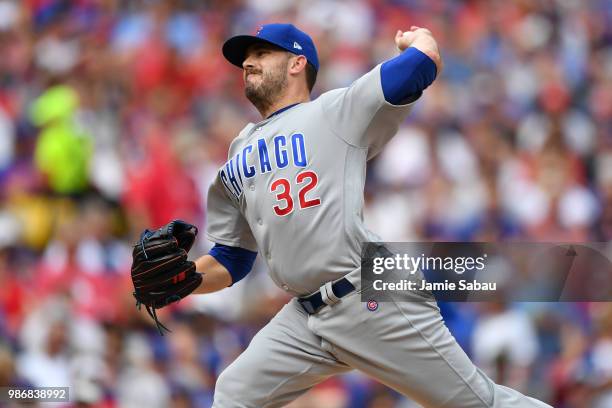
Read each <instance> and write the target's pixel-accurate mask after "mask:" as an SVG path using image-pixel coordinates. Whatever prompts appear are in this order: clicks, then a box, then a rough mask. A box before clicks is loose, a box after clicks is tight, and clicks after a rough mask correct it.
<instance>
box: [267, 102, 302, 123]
mask: <svg viewBox="0 0 612 408" xmlns="http://www.w3.org/2000/svg"><path fill="white" fill-rule="evenodd" d="M299 104H300V103H299V102H298V103H293V104H291V105H288V106H285V107H284V108H280V109H279V110H277V111H276V112H274V113H272V114H271V115H270V116H268V117H267V118H266V119H270V118H271V117H272V116H276V115H278V114H279V113H282V112H284V111H286V110H288V109H291V108H293V107H294V106H296V105H299Z"/></svg>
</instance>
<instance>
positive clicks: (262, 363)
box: [204, 66, 547, 408]
mask: <svg viewBox="0 0 612 408" xmlns="http://www.w3.org/2000/svg"><path fill="white" fill-rule="evenodd" d="M409 110H410V107H409V106H408V105H404V106H393V105H390V104H388V103H387V102H386V101H385V99H384V96H383V92H382V88H381V81H380V66H377V67H376V68H374V69H373V70H372V71H370V72H369V73H367V74H366V75H364V76H363V77H361V78H359V79H358V80H357V81H355V82H354V83H353V84H352V85H351V86H350V87H348V88H343V89H337V90H333V91H330V92H327V93H325V94H323V95H321V96H320V97H319V98H317V99H316V100H314V101H312V102H308V103H302V104H299V105H297V106H294V107H292V108H289V109H286V110H284V111H282V112H279V113H277V114H275V115H273V116H272V117H270V118H268V119H266V120H263V121H261V122H259V123H257V124H249V125H248V126H247V127H245V128H244V129H243V130H242V132H240V134H239V135H238V137H237V138H236V139H235V140H234V142H233V143H232V145H231V147H230V152H229V160H228V161H227V163H225V165H224V166H223V167H222V168H221V169H220V170H219V173H218V175H217V178H216V180H215V181H214V183H213V185H212V186H211V188H210V190H209V197H208V229H207V234H208V237H209V238H210V239H211V240H212V241H214V242H216V243H220V244H225V245H229V246H238V247H242V248H246V249H250V250H253V251H256V250H259V252H260V253H261V254H262V255H263V256H264V257H265V260H266V262H267V264H268V267H269V270H270V275H271V277H272V279H273V280H274V281H275V282H276V283H277V284H278V285H279V286H280V287H282V288H283V289H285V290H286V291H289V292H291V293H293V294H295V295H305V294H309V293H312V292H314V291H316V290H318V289H319V288H320V287H321V286H322V285H323V284H324V283H326V282H329V281H332V280H336V279H339V278H341V277H343V276H346V278H347V279H348V280H349V281H350V282H351V283H353V285H354V286H355V288H356V290H355V291H353V292H352V293H350V294H348V295H347V296H345V297H343V298H342V299H341V300H340V302H338V303H336V304H333V305H329V306H326V307H324V308H322V309H321V310H320V311H319V312H317V313H315V314H312V315H309V314H307V313H306V312H305V311H304V310H303V309H302V307H301V306H300V305H299V303H298V302H297V301H296V299H295V298H294V299H293V300H292V301H291V302H289V303H288V304H287V305H285V307H284V308H283V309H282V310H281V311H280V312H279V313H278V314H277V315H276V316H275V317H274V318H273V319H272V320H271V321H270V323H268V324H267V325H266V327H264V328H263V329H262V330H261V331H260V332H259V333H258V334H257V335H256V336H255V337H254V338H253V340H252V341H251V344H250V345H249V347H248V348H247V350H245V352H244V353H242V354H241V355H240V356H239V357H238V358H237V359H236V360H235V361H234V362H233V363H232V364H231V365H230V366H229V367H227V368H226V369H225V370H224V372H223V373H222V374H221V376H220V377H219V380H218V381H217V385H216V388H215V400H214V404H213V407H215V408H237V407H240V408H262V407H266V408H273V407H281V406H284V405H285V404H287V403H289V402H290V401H292V400H294V399H295V398H296V397H298V396H299V395H301V394H302V393H304V392H305V391H307V390H308V389H310V388H311V387H312V386H313V385H315V384H317V383H319V382H321V381H323V380H325V379H326V378H328V377H330V376H332V375H336V374H339V373H344V372H347V371H349V370H351V369H359V370H361V371H362V372H364V373H366V374H368V375H370V376H371V377H374V378H376V379H377V380H379V381H380V382H382V383H383V384H386V385H388V386H389V387H391V388H394V389H395V390H397V391H398V392H400V393H402V394H405V395H409V396H410V397H412V398H413V399H414V400H416V401H418V402H419V403H421V404H422V405H424V406H427V407H453V408H459V407H460V408H480V407H499V408H501V407H503V408H508V407H517V408H518V407H547V405H546V404H544V403H542V402H539V401H537V400H534V399H531V398H528V397H525V396H524V395H522V394H521V393H519V392H517V391H515V390H512V389H509V388H506V387H503V386H500V385H497V384H495V383H493V382H492V381H491V380H490V379H489V378H488V377H487V376H486V375H485V374H484V373H483V372H481V371H480V370H479V369H478V368H476V367H475V366H474V365H473V364H472V362H471V361H470V359H469V358H468V357H467V355H466V354H465V353H464V352H463V350H462V349H461V347H459V345H458V344H457V342H456V341H455V339H454V338H453V336H452V335H451V334H450V332H449V331H448V329H447V328H446V326H445V325H444V322H443V320H442V318H441V316H440V313H439V309H438V307H437V305H436V303H435V301H434V300H433V299H429V298H426V299H423V298H421V299H418V300H416V301H415V299H414V298H413V296H418V295H416V294H413V293H411V292H409V291H405V292H399V293H397V294H393V298H392V302H386V303H384V304H381V305H380V306H379V307H378V308H377V310H375V311H368V310H367V309H366V308H365V307H363V304H361V302H360V296H359V293H360V291H361V290H364V288H362V287H361V282H360V279H359V273H360V263H361V261H360V255H361V254H360V246H361V243H362V242H364V241H371V240H375V239H376V237H373V236H372V234H370V233H369V232H368V231H367V230H366V228H365V227H364V225H363V222H362V215H361V214H362V208H363V187H364V181H365V167H366V161H367V160H368V159H369V158H371V157H372V156H374V155H376V154H377V153H378V152H379V151H380V149H381V148H382V146H383V145H384V144H385V143H386V142H387V141H388V140H389V139H390V138H391V137H392V136H393V135H394V134H395V132H396V130H397V128H398V125H399V123H400V122H401V121H402V120H403V119H404V118H405V116H406V114H407V113H408V111H409ZM204 279H206V277H205V278H204ZM395 297H397V298H395Z"/></svg>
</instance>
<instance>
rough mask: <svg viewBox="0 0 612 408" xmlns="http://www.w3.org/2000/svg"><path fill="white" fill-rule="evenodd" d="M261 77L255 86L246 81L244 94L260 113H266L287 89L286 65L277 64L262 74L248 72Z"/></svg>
mask: <svg viewBox="0 0 612 408" xmlns="http://www.w3.org/2000/svg"><path fill="white" fill-rule="evenodd" d="M250 73H257V74H259V75H260V76H261V82H260V83H259V84H257V85H255V84H253V83H251V82H249V81H246V84H245V86H244V94H245V95H246V97H247V98H248V100H249V101H251V103H252V104H253V105H255V107H256V108H257V110H258V111H260V112H267V111H268V109H269V108H270V107H271V106H272V105H274V103H275V102H276V101H277V100H278V98H279V97H280V96H281V95H282V94H283V93H284V92H285V89H286V88H287V64H279V66H277V67H275V68H274V69H273V70H270V71H269V72H264V73H262V72H261V71H256V72H254V71H250Z"/></svg>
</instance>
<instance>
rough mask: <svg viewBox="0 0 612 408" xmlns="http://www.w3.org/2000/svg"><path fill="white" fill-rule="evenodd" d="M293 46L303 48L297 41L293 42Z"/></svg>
mask: <svg viewBox="0 0 612 408" xmlns="http://www.w3.org/2000/svg"><path fill="white" fill-rule="evenodd" d="M293 48H295V49H298V50H301V49H302V46H301V45H300V44H298V43H297V42H295V41H294V42H293Z"/></svg>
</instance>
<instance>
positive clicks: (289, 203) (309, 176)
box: [270, 170, 321, 217]
mask: <svg viewBox="0 0 612 408" xmlns="http://www.w3.org/2000/svg"><path fill="white" fill-rule="evenodd" d="M295 182H296V184H298V185H302V184H303V185H302V187H301V188H300V190H299V191H298V200H299V205H300V209H301V210H303V209H306V208H309V207H316V206H317V205H320V204H321V199H320V198H311V199H307V198H306V194H307V193H308V192H309V191H310V190H312V189H313V188H315V187H316V186H317V183H318V182H319V178H318V177H317V173H315V172H314V171H311V170H307V171H303V172H301V173H299V174H298V175H297V177H296V178H295ZM277 190H279V191H278V192H277ZM270 192H272V193H276V200H277V201H278V202H279V204H280V205H275V206H274V207H272V208H273V209H274V212H275V213H276V215H278V216H281V217H283V216H285V215H288V214H291V212H292V211H293V207H294V205H293V198H292V197H291V183H290V182H289V180H287V179H286V178H279V179H276V180H274V182H273V183H272V185H270Z"/></svg>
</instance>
